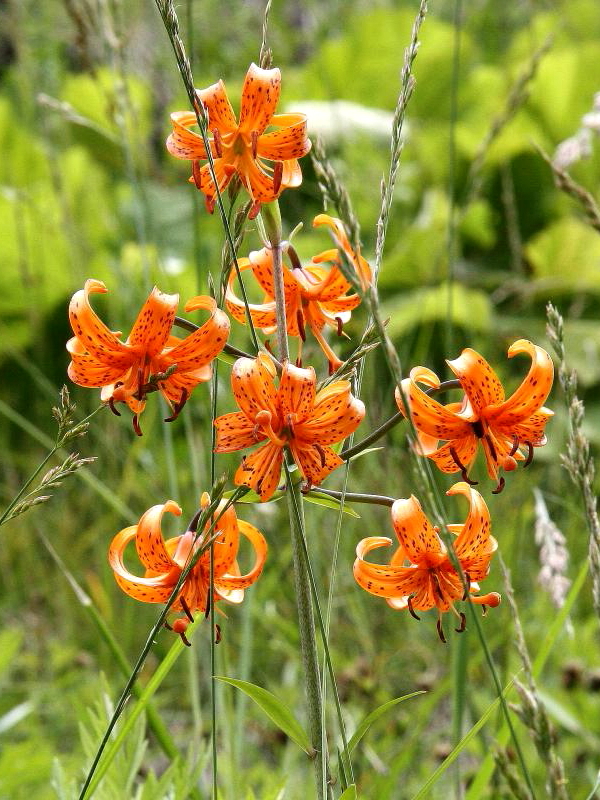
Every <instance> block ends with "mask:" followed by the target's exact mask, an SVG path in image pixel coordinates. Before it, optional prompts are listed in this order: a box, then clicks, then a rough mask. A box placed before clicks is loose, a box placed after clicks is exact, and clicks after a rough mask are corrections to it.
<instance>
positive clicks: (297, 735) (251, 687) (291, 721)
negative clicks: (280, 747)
mask: <svg viewBox="0 0 600 800" xmlns="http://www.w3.org/2000/svg"><path fill="white" fill-rule="evenodd" d="M215 678H216V679H217V680H219V681H223V683H229V684H230V685H231V686H235V688H236V689H240V691H242V692H244V694H247V695H248V697H249V698H250V699H251V700H254V702H255V703H256V704H257V705H258V706H259V707H260V708H261V709H262V710H263V711H264V712H265V714H266V715H267V716H268V717H269V719H271V720H272V721H273V722H274V723H275V725H277V727H278V728H279V729H280V730H282V731H283V732H284V733H285V735H286V736H288V737H289V738H290V739H292V741H294V742H296V744H297V745H298V746H299V747H301V748H302V749H303V750H304V752H305V753H306V754H307V755H309V756H311V757H312V756H313V755H314V749H313V747H312V745H311V743H310V739H309V738H308V734H307V733H306V731H305V730H304V728H303V727H302V725H300V723H299V722H298V720H297V719H296V717H295V716H294V715H293V714H292V712H291V711H290V709H289V708H288V707H287V706H286V705H285V704H284V703H282V702H281V700H279V699H278V698H277V697H275V695H274V694H272V693H271V692H269V691H267V690H266V689H263V688H262V687H261V686H256V684H254V683H250V682H249V681H240V680H236V679H235V678H226V677H224V676H222V675H215Z"/></svg>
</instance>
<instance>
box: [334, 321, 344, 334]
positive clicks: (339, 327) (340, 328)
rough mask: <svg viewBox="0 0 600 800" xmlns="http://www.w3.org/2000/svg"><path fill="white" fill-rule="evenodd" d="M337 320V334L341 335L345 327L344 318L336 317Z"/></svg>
mask: <svg viewBox="0 0 600 800" xmlns="http://www.w3.org/2000/svg"><path fill="white" fill-rule="evenodd" d="M335 321H336V322H337V335H338V336H341V335H342V331H343V329H344V323H343V322H342V318H341V317H336V318H335Z"/></svg>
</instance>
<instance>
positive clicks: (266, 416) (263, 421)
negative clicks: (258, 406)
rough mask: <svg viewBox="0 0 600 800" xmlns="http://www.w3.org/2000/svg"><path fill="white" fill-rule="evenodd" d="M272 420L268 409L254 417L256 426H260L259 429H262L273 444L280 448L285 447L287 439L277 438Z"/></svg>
mask: <svg viewBox="0 0 600 800" xmlns="http://www.w3.org/2000/svg"><path fill="white" fill-rule="evenodd" d="M272 419H273V418H272V416H271V412H270V411H268V410H267V409H266V408H264V409H263V410H262V411H259V412H258V413H257V414H256V416H255V417H254V421H255V422H256V424H257V425H258V426H259V428H262V431H263V433H264V434H265V435H266V436H267V438H268V439H270V440H271V441H272V442H273V444H276V445H277V446H278V447H285V445H286V444H287V442H286V440H285V439H282V438H281V437H280V436H277V434H276V433H275V431H274V430H273V425H272Z"/></svg>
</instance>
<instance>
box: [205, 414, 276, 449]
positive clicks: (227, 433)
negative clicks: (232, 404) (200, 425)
mask: <svg viewBox="0 0 600 800" xmlns="http://www.w3.org/2000/svg"><path fill="white" fill-rule="evenodd" d="M215 427H216V429H217V442H216V446H215V453H233V452H235V451H236V450H243V449H244V448H245V447H251V446H252V445H253V444H256V443H257V442H259V441H261V440H262V439H264V438H265V434H264V433H262V432H260V431H259V430H258V429H256V426H255V424H254V423H253V422H250V421H249V420H248V417H247V416H246V414H244V413H243V412H242V411H233V412H232V413H230V414H223V415H222V416H220V417H217V418H216V420H215Z"/></svg>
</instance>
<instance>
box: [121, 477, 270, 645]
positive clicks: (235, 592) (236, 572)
mask: <svg viewBox="0 0 600 800" xmlns="http://www.w3.org/2000/svg"><path fill="white" fill-rule="evenodd" d="M200 505H201V508H202V509H206V508H208V506H209V505H210V497H209V496H208V494H207V493H206V492H204V493H203V495H202V499H201V503H200ZM225 506H226V501H224V500H223V501H221V503H220V504H219V506H218V509H217V511H216V512H215V515H214V519H216V520H217V522H216V526H215V528H214V529H213V530H212V531H211V529H210V528H211V525H210V522H207V523H206V526H205V529H204V531H202V532H201V533H198V532H197V531H196V530H188V531H186V532H185V533H183V534H182V535H181V536H175V537H174V538H172V539H167V540H166V541H165V540H164V539H163V535H162V531H161V521H162V517H163V514H165V513H166V512H168V513H170V514H174V515H175V516H177V517H179V516H181V508H180V507H179V506H178V505H177V503H175V502H174V501H173V500H167V502H166V503H162V504H159V505H155V506H152V508H150V509H148V511H146V512H145V513H144V514H143V515H142V516H141V518H140V520H139V522H138V523H137V525H131V526H130V527H128V528H124V529H123V530H122V531H120V532H119V533H117V535H116V536H115V537H114V539H113V540H112V542H111V544H110V548H109V551H108V561H109V564H110V566H111V567H112V569H113V571H114V575H115V580H116V581H117V583H118V585H119V586H120V587H121V589H122V590H123V591H124V592H125V593H126V594H128V595H129V596H130V597H133V598H135V599H136V600H140V601H141V602H143V603H166V602H167V600H168V599H169V597H170V596H171V594H172V592H173V589H174V588H175V586H176V584H177V583H178V581H179V578H180V576H181V573H182V571H183V569H184V568H185V567H186V566H187V564H188V563H189V562H190V560H191V558H192V557H193V556H194V554H195V553H197V552H198V550H203V551H204V552H202V554H201V555H200V557H199V558H198V560H197V561H196V563H195V564H194V566H193V567H192V568H191V570H190V571H189V572H188V574H187V576H186V578H185V580H184V582H183V584H182V586H181V589H180V590H179V593H178V595H177V597H176V598H175V601H174V602H173V604H172V605H171V609H170V610H171V611H183V612H185V614H186V616H187V617H188V618H189V620H190V621H193V617H192V613H193V612H194V611H200V612H202V613H204V612H206V611H207V610H208V608H209V607H210V600H209V594H210V560H211V555H210V550H211V548H210V543H211V541H212V542H213V544H212V552H213V556H212V559H213V588H214V594H213V600H214V602H218V601H219V600H224V601H225V602H227V603H235V604H238V603H241V602H242V600H243V599H244V589H246V588H247V587H248V586H251V585H252V584H253V583H255V581H257V580H258V578H259V577H260V574H261V572H262V569H263V566H264V563H265V559H266V557H267V542H266V540H265V538H264V536H263V535H262V533H260V531H259V530H257V529H256V528H255V527H254V526H253V525H250V523H248V522H244V521H243V520H241V519H238V517H237V514H236V513H235V509H234V508H233V506H229V507H228V508H226V510H224V511H223V508H224V507H225ZM191 527H192V528H193V527H194V526H193V525H192V526H191ZM240 534H241V535H242V536H244V537H245V538H246V539H248V541H249V542H250V544H251V545H252V548H253V550H254V565H253V567H252V569H251V570H250V571H249V572H248V573H247V574H246V575H241V574H240V568H239V566H238V563H237V561H236V558H237V554H238V549H239V544H240ZM131 541H134V542H135V547H136V550H137V554H138V558H139V559H140V561H141V563H142V565H143V567H145V573H144V575H143V576H142V577H140V576H137V575H134V574H133V573H131V572H130V571H129V570H128V569H127V567H126V566H125V564H124V561H123V556H124V553H125V550H126V548H127V545H128V544H129V543H130V542H131ZM186 627H187V625H186V623H185V620H184V619H179V620H176V621H175V622H174V624H173V630H175V631H176V632H177V633H179V634H181V635H182V638H184V636H183V635H184V634H185V628H186ZM184 642H186V644H187V641H186V640H185V638H184Z"/></svg>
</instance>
